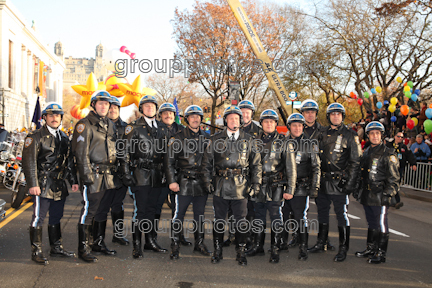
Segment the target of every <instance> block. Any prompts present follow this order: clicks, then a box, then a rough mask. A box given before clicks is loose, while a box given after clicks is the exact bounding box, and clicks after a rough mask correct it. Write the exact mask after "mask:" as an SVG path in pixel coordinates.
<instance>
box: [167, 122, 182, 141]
mask: <svg viewBox="0 0 432 288" xmlns="http://www.w3.org/2000/svg"><path fill="white" fill-rule="evenodd" d="M164 125H165V126H166V128H167V129H168V139H170V138H171V137H173V136H174V135H176V134H177V133H179V132H180V131H183V130H184V129H185V127H184V126H183V125H181V124H177V123H176V122H174V123H173V124H171V126H168V125H166V124H164Z"/></svg>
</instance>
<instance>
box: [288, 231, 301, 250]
mask: <svg viewBox="0 0 432 288" xmlns="http://www.w3.org/2000/svg"><path fill="white" fill-rule="evenodd" d="M298 238H299V232H298V231H294V232H293V233H292V236H291V240H290V241H289V242H288V247H290V248H292V247H295V246H297V245H298V244H299V239H298Z"/></svg>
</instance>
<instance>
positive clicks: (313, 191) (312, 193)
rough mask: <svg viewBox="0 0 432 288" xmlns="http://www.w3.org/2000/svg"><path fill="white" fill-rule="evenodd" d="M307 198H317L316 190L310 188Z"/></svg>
mask: <svg viewBox="0 0 432 288" xmlns="http://www.w3.org/2000/svg"><path fill="white" fill-rule="evenodd" d="M309 197H310V198H316V197H318V189H316V188H312V189H310V190H309Z"/></svg>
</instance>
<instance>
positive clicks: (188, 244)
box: [180, 229, 193, 246]
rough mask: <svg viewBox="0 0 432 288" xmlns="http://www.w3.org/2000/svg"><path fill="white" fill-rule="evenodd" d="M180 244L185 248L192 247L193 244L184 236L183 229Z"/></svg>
mask: <svg viewBox="0 0 432 288" xmlns="http://www.w3.org/2000/svg"><path fill="white" fill-rule="evenodd" d="M180 244H181V245H183V246H192V245H193V244H192V242H190V241H188V240H187V239H186V238H185V236H184V231H183V229H182V231H181V233H180Z"/></svg>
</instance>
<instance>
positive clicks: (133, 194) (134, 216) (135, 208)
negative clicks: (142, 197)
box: [131, 193, 138, 221]
mask: <svg viewBox="0 0 432 288" xmlns="http://www.w3.org/2000/svg"><path fill="white" fill-rule="evenodd" d="M131 194H132V197H133V199H134V212H133V220H134V221H135V220H136V218H137V211H138V207H137V203H136V198H135V193H131Z"/></svg>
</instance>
